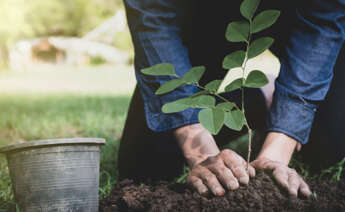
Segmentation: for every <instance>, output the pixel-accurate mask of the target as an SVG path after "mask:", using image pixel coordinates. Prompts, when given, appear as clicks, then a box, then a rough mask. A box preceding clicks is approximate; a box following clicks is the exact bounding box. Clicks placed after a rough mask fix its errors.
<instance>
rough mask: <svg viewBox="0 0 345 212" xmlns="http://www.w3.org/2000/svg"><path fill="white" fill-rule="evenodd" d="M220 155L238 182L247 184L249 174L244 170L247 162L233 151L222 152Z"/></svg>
mask: <svg viewBox="0 0 345 212" xmlns="http://www.w3.org/2000/svg"><path fill="white" fill-rule="evenodd" d="M222 157H223V160H224V163H225V165H226V166H227V167H229V168H230V169H231V171H232V173H233V174H234V175H235V177H236V178H237V179H238V180H239V182H240V183H242V184H246V185H247V184H248V183H249V175H248V173H247V171H246V166H247V165H246V164H247V163H246V162H245V160H244V159H243V158H242V157H240V156H239V155H237V154H236V153H235V152H233V151H227V152H224V153H223V155H222Z"/></svg>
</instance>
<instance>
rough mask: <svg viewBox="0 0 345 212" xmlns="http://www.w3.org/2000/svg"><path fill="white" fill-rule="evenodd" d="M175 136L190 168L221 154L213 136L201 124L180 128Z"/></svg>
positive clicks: (175, 132)
mask: <svg viewBox="0 0 345 212" xmlns="http://www.w3.org/2000/svg"><path fill="white" fill-rule="evenodd" d="M174 135H175V136H176V138H177V142H178V144H179V146H180V148H181V150H182V152H183V155H184V157H185V159H186V161H187V163H188V165H189V166H190V167H192V166H194V165H196V164H199V163H201V162H202V161H204V160H206V159H207V158H208V157H210V156H214V155H217V154H218V153H219V152H220V151H219V148H218V146H217V144H216V142H215V140H214V139H213V136H212V135H211V134H210V133H209V132H208V131H207V130H206V129H205V128H204V127H202V125H201V124H192V125H187V126H183V127H180V128H178V129H176V130H175V131H174Z"/></svg>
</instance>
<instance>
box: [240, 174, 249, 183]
mask: <svg viewBox="0 0 345 212" xmlns="http://www.w3.org/2000/svg"><path fill="white" fill-rule="evenodd" d="M239 180H240V183H242V184H245V185H248V183H249V177H248V176H242V177H240V179H239Z"/></svg>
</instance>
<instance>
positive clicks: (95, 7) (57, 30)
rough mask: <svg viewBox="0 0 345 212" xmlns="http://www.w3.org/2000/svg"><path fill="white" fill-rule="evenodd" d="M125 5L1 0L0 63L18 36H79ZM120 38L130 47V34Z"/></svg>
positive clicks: (93, 0)
mask: <svg viewBox="0 0 345 212" xmlns="http://www.w3.org/2000/svg"><path fill="white" fill-rule="evenodd" d="M122 7H123V4H122V1H121V0H72V1H71V0H48V1H42V0H30V1H27V0H1V1H0V11H1V12H0V35H1V36H0V66H1V63H4V62H5V60H6V58H7V54H8V49H9V48H10V47H11V45H13V44H14V43H15V42H16V41H18V40H21V39H26V38H34V37H41V36H51V35H55V36H77V37H80V36H83V35H84V34H86V33H87V32H88V31H90V30H92V29H93V28H95V27H96V26H97V25H99V24H101V23H102V22H103V21H105V20H106V19H108V18H110V17H111V16H113V15H114V14H115V12H116V11H117V10H118V9H122ZM119 40H120V41H119V42H117V43H118V44H119V46H120V48H122V49H125V48H128V45H129V36H128V34H125V35H121V36H119ZM123 43H125V46H124V44H123ZM1 61H2V62H1Z"/></svg>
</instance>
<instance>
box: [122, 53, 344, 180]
mask: <svg viewBox="0 0 345 212" xmlns="http://www.w3.org/2000/svg"><path fill="white" fill-rule="evenodd" d="M246 92H247V93H246V95H247V102H246V105H248V108H247V112H248V116H249V122H250V124H251V126H253V127H254V128H255V129H256V130H259V131H260V132H262V131H263V126H265V121H266V120H265V119H266V115H267V110H266V105H265V100H264V97H263V95H262V93H261V92H260V91H259V90H257V89H251V90H247V91H246ZM227 98H232V100H235V101H237V102H238V101H240V95H239V94H238V93H232V94H230V95H228V96H227ZM292 112H293V111H292ZM344 123H345V47H344V46H343V48H342V50H341V53H340V55H339V58H338V60H337V63H336V66H335V75H334V78H333V81H332V84H331V88H330V90H329V92H328V94H327V97H326V100H325V101H324V102H322V103H321V105H320V109H319V110H318V112H317V113H316V116H315V121H314V123H313V127H312V131H311V137H310V142H308V143H307V144H305V145H304V146H303V148H302V152H301V153H300V154H301V155H302V156H303V159H304V161H305V162H306V163H308V164H309V165H310V166H311V167H312V168H314V169H317V170H319V169H322V168H326V167H327V166H330V165H333V164H334V163H336V162H338V161H340V160H341V159H343V158H344V157H345V132H344V131H343V130H344ZM244 133H246V132H245V131H242V132H236V131H232V130H228V129H224V128H223V129H222V131H221V132H220V133H219V134H218V135H217V136H216V137H215V140H216V141H217V143H218V144H219V145H220V146H221V145H223V144H227V142H229V141H230V142H231V140H233V139H235V138H237V137H239V136H241V135H243V134H244ZM259 142H261V141H259ZM254 145H256V146H258V144H254ZM259 146H260V145H259ZM184 163H185V161H184V157H183V155H182V152H181V150H180V149H179V147H178V146H177V142H176V140H175V137H174V136H173V134H172V131H168V132H159V133H157V132H153V131H152V130H150V129H149V128H148V126H147V124H146V121H145V115H144V109H143V100H142V97H141V95H140V93H139V90H138V89H136V90H135V92H134V95H133V97H132V101H131V104H130V108H129V111H128V117H127V121H126V125H125V129H124V132H123V136H122V139H121V145H120V150H119V155H118V166H119V174H120V178H121V179H124V178H131V179H135V180H138V181H143V180H147V179H153V180H171V179H173V178H175V177H177V176H179V175H180V174H181V173H182V170H183V166H184Z"/></svg>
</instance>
